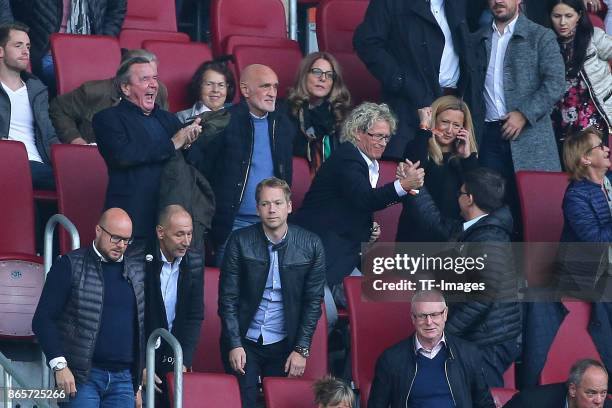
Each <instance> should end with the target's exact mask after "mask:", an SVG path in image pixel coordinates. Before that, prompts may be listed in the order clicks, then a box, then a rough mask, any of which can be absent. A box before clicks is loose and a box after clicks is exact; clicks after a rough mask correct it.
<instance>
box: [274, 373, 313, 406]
mask: <svg viewBox="0 0 612 408" xmlns="http://www.w3.org/2000/svg"><path fill="white" fill-rule="evenodd" d="M263 390H264V397H265V399H266V408H288V407H291V408H316V407H317V406H316V405H315V403H314V395H313V392H312V381H311V380H307V379H303V378H278V377H267V378H264V380H263Z"/></svg>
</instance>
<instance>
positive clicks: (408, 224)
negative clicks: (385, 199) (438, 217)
mask: <svg viewBox="0 0 612 408" xmlns="http://www.w3.org/2000/svg"><path fill="white" fill-rule="evenodd" d="M418 113H419V119H420V122H421V125H420V129H419V130H418V131H417V134H416V137H415V138H414V140H412V141H411V142H410V143H408V145H407V146H406V151H405V153H404V157H405V158H406V160H409V161H411V162H412V163H416V162H420V164H421V167H422V168H423V169H424V170H425V187H427V190H428V191H429V193H430V194H431V196H432V198H433V200H434V203H435V204H436V206H437V207H438V208H439V209H440V212H441V213H442V215H443V216H444V217H450V218H455V219H460V215H459V205H458V204H457V192H458V191H459V187H461V183H462V174H463V173H464V172H465V171H467V170H470V169H473V168H476V167H478V157H477V146H476V138H475V136H474V126H473V124H472V115H471V113H470V109H469V108H468V106H467V104H466V103H465V102H463V101H462V100H460V99H458V98H457V97H455V96H451V95H448V96H443V97H441V98H438V99H436V100H435V101H434V103H433V104H432V105H431V108H423V109H419V111H418ZM415 216H416V215H415V212H414V209H413V208H412V200H404V208H403V210H402V214H401V215H400V221H399V226H398V229H397V237H396V241H397V242H438V241H445V239H444V238H443V237H440V236H438V234H436V233H435V232H433V231H430V230H425V229H422V228H419V227H418V226H416V225H414V222H413V219H414V217H415Z"/></svg>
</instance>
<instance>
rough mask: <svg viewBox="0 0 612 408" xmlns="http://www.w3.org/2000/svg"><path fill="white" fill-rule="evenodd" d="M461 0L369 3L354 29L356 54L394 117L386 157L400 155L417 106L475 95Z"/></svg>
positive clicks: (414, 126)
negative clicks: (395, 123) (395, 121)
mask: <svg viewBox="0 0 612 408" xmlns="http://www.w3.org/2000/svg"><path fill="white" fill-rule="evenodd" d="M465 3H466V2H465V0H452V1H446V0H410V1H406V0H381V1H372V2H370V4H369V6H368V10H367V12H366V15H365V17H364V20H363V22H362V23H361V24H360V25H359V26H358V27H357V29H356V30H355V35H354V37H353V45H354V47H355V50H356V51H357V54H358V55H359V58H360V59H361V60H362V61H363V63H364V64H365V66H366V67H367V68H368V70H369V71H370V72H371V73H372V74H373V75H374V76H375V77H376V79H378V81H379V82H380V84H381V87H382V99H383V101H385V102H386V103H388V104H389V106H391V108H392V110H393V112H394V113H395V114H396V115H397V116H398V119H399V123H398V130H397V133H396V135H395V137H394V138H393V139H391V140H390V141H389V144H388V145H387V147H386V149H385V158H400V159H403V158H404V157H405V155H404V149H405V146H406V143H407V142H408V141H409V140H411V139H412V138H413V137H414V134H415V129H417V128H418V125H419V118H418V115H417V110H418V109H421V108H424V107H428V106H431V103H432V102H433V101H434V100H435V99H436V98H438V97H440V96H442V95H444V94H454V95H458V96H462V97H465V98H466V99H467V100H468V102H469V101H471V99H472V98H473V95H475V94H473V90H475V89H476V88H472V86H471V81H470V76H471V65H472V59H473V58H472V57H471V53H469V52H468V51H469V50H468V47H467V44H468V42H469V41H468V36H469V30H468V26H467V21H466V19H465V10H466V5H465Z"/></svg>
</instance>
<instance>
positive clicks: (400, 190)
mask: <svg viewBox="0 0 612 408" xmlns="http://www.w3.org/2000/svg"><path fill="white" fill-rule="evenodd" d="M393 187H395V192H396V193H397V195H398V197H403V196H405V195H406V194H408V192H407V191H406V190H404V188H403V187H402V184H401V183H400V181H399V180H395V181H394V182H393Z"/></svg>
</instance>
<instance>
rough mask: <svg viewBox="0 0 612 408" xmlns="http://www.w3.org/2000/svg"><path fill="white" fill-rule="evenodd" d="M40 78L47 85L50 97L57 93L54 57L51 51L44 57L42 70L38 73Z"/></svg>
mask: <svg viewBox="0 0 612 408" xmlns="http://www.w3.org/2000/svg"><path fill="white" fill-rule="evenodd" d="M38 74H39V75H40V79H41V80H42V81H43V82H44V83H45V85H47V88H48V92H49V99H51V98H53V97H54V96H55V95H57V81H56V80H55V65H53V57H52V56H51V52H49V53H48V54H47V55H45V56H43V57H42V60H41V71H40V72H39V73H38Z"/></svg>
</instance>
